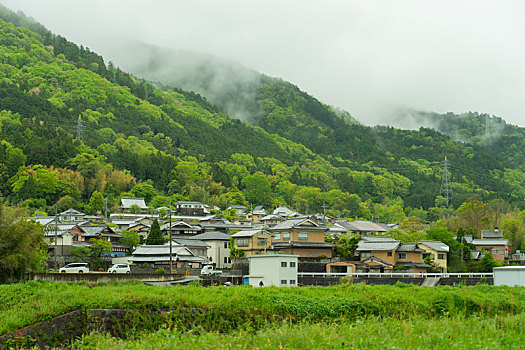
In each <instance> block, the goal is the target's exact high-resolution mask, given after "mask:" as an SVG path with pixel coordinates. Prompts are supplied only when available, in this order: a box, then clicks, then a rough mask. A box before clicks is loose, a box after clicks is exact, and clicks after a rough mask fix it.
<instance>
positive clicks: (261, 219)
mask: <svg viewBox="0 0 525 350" xmlns="http://www.w3.org/2000/svg"><path fill="white" fill-rule="evenodd" d="M267 220H284V218H283V217H282V216H281V215H277V214H269V215H266V216H263V217H262V218H260V219H259V221H267Z"/></svg>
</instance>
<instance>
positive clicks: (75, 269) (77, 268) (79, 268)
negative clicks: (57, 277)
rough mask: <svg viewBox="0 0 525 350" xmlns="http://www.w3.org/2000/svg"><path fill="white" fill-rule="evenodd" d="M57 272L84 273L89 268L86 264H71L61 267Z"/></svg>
mask: <svg viewBox="0 0 525 350" xmlns="http://www.w3.org/2000/svg"><path fill="white" fill-rule="evenodd" d="M58 271H59V272H60V273H85V272H89V267H88V264H87V263H72V264H67V265H66V266H64V267H61V268H60V269H59V270H58Z"/></svg>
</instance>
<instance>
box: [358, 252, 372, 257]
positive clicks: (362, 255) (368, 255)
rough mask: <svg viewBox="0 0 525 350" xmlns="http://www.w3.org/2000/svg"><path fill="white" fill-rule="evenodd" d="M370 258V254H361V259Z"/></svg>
mask: <svg viewBox="0 0 525 350" xmlns="http://www.w3.org/2000/svg"><path fill="white" fill-rule="evenodd" d="M371 256H372V254H370V252H361V257H362V258H369V257H371Z"/></svg>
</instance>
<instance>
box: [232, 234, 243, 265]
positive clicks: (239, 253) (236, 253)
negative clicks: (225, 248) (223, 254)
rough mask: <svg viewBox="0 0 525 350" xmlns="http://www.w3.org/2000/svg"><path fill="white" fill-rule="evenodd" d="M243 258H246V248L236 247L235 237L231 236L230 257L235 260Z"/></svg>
mask: <svg viewBox="0 0 525 350" xmlns="http://www.w3.org/2000/svg"><path fill="white" fill-rule="evenodd" d="M241 258H244V250H242V249H237V248H235V242H234V240H233V237H230V259H232V260H233V261H234V262H235V261H237V260H238V259H241Z"/></svg>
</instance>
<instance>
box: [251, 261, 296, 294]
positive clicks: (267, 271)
mask: <svg viewBox="0 0 525 350" xmlns="http://www.w3.org/2000/svg"><path fill="white" fill-rule="evenodd" d="M298 257H299V256H298V255H288V254H269V255H250V256H248V261H249V266H250V274H249V275H248V276H244V278H243V284H249V285H251V286H253V287H267V286H276V287H296V286H297V265H298V262H297V258H298Z"/></svg>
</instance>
